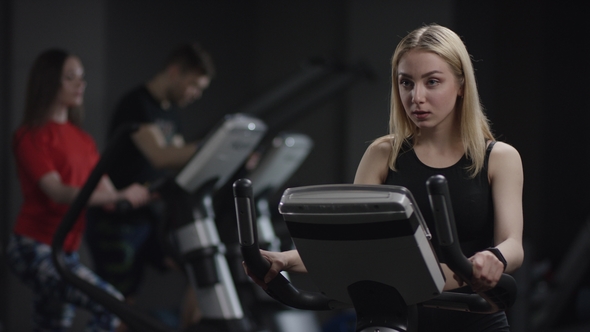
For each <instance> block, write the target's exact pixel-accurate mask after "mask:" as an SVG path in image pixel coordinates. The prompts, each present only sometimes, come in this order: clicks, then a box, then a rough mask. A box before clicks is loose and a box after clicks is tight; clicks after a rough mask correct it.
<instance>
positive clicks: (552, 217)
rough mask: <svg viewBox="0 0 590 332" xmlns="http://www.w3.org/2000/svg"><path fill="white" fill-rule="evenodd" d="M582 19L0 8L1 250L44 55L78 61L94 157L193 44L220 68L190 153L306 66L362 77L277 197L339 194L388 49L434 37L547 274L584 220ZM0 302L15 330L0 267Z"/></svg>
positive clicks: (327, 117)
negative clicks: (453, 57) (497, 156)
mask: <svg viewBox="0 0 590 332" xmlns="http://www.w3.org/2000/svg"><path fill="white" fill-rule="evenodd" d="M587 17H588V12H587V10H586V9H583V8H581V7H580V6H578V5H575V4H563V3H559V5H558V4H556V3H553V2H550V1H542V2H530V3H528V2H519V3H515V2H512V1H477V2H476V1H469V0H447V1H435V0H419V1H411V2H408V1H403V0H399V1H398V0H395V1H394V0H392V1H380V0H369V1H361V0H349V1H345V2H343V1H338V0H326V1H313V0H307V1H297V2H276V1H269V0H258V1H230V0H222V1H182V0H175V1H166V2H162V1H115V0H101V1H90V0H85V1H77V0H60V1H51V2H49V1H37V0H19V1H9V0H6V1H2V2H1V5H0V19H1V20H2V21H1V22H0V61H2V62H1V63H0V74H1V76H0V77H1V78H0V108H1V109H0V126H1V128H2V135H0V143H1V144H2V149H1V151H2V155H1V157H2V159H1V160H0V167H1V169H0V199H1V202H0V207H2V211H0V216H1V217H2V227H1V228H0V235H1V236H0V240H3V239H5V237H6V233H7V230H8V229H10V227H11V226H12V224H13V221H14V217H15V216H16V213H17V211H18V206H19V205H20V192H19V189H18V184H17V183H16V181H15V180H14V176H15V170H14V166H13V161H12V157H11V155H10V151H9V140H10V138H9V135H10V132H11V131H12V130H13V129H14V128H16V125H17V123H18V122H19V121H20V111H21V109H22V104H23V91H24V84H25V79H26V75H27V72H28V68H29V67H30V65H31V62H32V60H33V58H34V57H35V56H36V55H37V54H38V53H39V52H40V51H42V50H43V49H45V48H47V47H56V46H58V47H63V48H66V49H68V50H70V51H72V52H74V53H77V54H79V55H80V56H81V58H82V60H83V62H84V64H85V67H86V72H87V78H88V82H89V85H88V88H87V92H86V111H87V112H86V121H85V124H84V126H85V128H86V129H87V130H88V131H89V132H90V133H91V134H92V135H93V136H94V137H95V138H96V140H97V142H98V144H99V146H100V147H103V146H104V143H105V139H106V137H105V129H106V124H107V122H108V118H109V116H110V113H111V110H112V109H113V106H114V104H115V102H116V101H117V99H118V98H119V97H120V96H121V94H122V93H124V92H125V91H126V90H127V89H129V88H131V87H133V86H135V85H136V84H139V83H141V82H143V81H145V80H146V79H148V78H149V77H150V76H151V75H152V74H153V73H154V71H155V70H156V69H157V68H158V66H159V65H160V63H161V61H162V59H163V57H164V56H165V54H166V53H167V52H168V50H169V49H170V48H171V47H173V46H174V45H175V44H176V43H178V42H181V41H186V40H193V39H196V40H199V41H200V42H201V43H202V44H203V45H204V46H205V47H206V48H208V49H210V50H211V51H212V53H213V56H214V58H215V62H216V64H217V67H218V76H217V78H216V79H215V80H214V81H213V83H212V85H211V87H210V89H208V90H207V91H206V92H205V95H204V96H203V99H202V100H200V101H199V102H197V103H196V104H194V105H192V106H191V107H189V109H187V110H186V112H184V113H183V117H184V119H185V123H186V127H185V134H186V136H187V137H188V138H189V139H195V138H198V137H201V136H202V135H203V134H204V133H205V132H207V130H208V128H210V127H211V126H212V125H213V124H214V123H216V122H217V121H218V120H219V118H220V117H221V116H223V115H224V114H227V113H233V112H235V111H237V110H240V108H241V107H243V106H244V105H247V104H248V103H249V102H250V101H252V100H255V99H256V98H257V97H259V96H261V95H263V94H264V93H265V92H266V91H269V90H270V89H272V88H273V87H274V86H276V85H277V84H280V83H281V82H283V81H284V80H285V79H287V78H288V77H290V76H291V75H293V74H295V73H297V72H299V71H300V69H301V66H302V64H304V63H305V62H306V61H307V60H308V59H309V58H311V57H324V58H328V59H334V60H335V61H341V62H346V63H357V62H360V61H364V62H365V63H366V64H368V65H369V66H370V67H371V68H372V69H373V71H374V74H375V76H374V79H373V80H370V81H369V80H365V81H360V82H358V83H356V84H354V85H352V86H351V87H350V88H348V89H347V90H345V91H343V92H341V93H339V94H337V95H336V96H335V98H332V99H331V100H329V101H328V102H325V103H322V104H321V105H319V106H318V107H313V108H311V109H309V110H308V111H307V112H305V114H304V115H301V116H300V117H298V118H296V119H294V120H293V121H291V122H290V125H288V126H286V127H285V128H284V129H285V130H297V131H302V132H305V133H307V134H308V135H310V136H311V137H312V138H313V139H314V141H315V144H316V145H315V148H314V150H313V152H312V154H311V155H310V157H309V158H308V159H307V160H306V162H305V163H304V164H303V165H302V167H301V168H300V169H299V170H298V171H297V173H296V174H295V175H294V177H293V178H292V179H291V180H290V181H289V183H288V184H287V185H305V184H320V183H334V182H351V181H352V179H353V177H354V172H355V170H356V165H357V163H358V160H359V159H360V157H361V156H362V153H363V152H364V149H365V148H366V146H367V145H368V142H369V141H370V140H372V139H374V138H376V137H378V136H380V135H382V134H384V133H386V132H387V120H388V112H389V93H390V64H389V60H390V57H391V55H392V53H393V50H394V47H395V45H396V44H397V42H398V41H399V39H400V38H401V37H402V36H403V35H405V34H406V32H408V31H409V30H412V29H414V28H415V27H417V26H419V25H421V24H423V23H431V22H437V23H440V24H443V25H447V26H449V27H451V28H453V29H455V30H456V31H457V32H458V33H459V34H460V35H461V36H462V37H463V39H464V41H465V43H466V44H467V47H468V49H469V51H470V53H471V54H472V55H473V59H474V61H475V64H474V65H475V68H476V70H477V78H478V85H479V88H480V92H481V98H482V102H483V104H484V106H485V107H486V109H487V111H488V114H489V115H490V118H491V120H492V122H493V129H494V131H495V133H496V134H497V135H498V137H499V138H500V139H502V140H505V141H507V142H508V143H510V144H512V145H514V146H515V147H517V148H518V150H519V151H520V153H521V156H522V158H523V163H524V167H525V197H524V203H525V206H524V208H525V231H526V232H525V237H526V238H527V240H528V241H530V242H532V243H533V244H534V248H536V249H537V250H535V251H534V252H536V256H537V257H539V258H545V257H548V258H550V259H552V260H553V261H554V263H555V264H558V263H559V260H560V258H561V257H562V255H563V254H564V253H565V251H566V249H567V246H568V244H569V243H570V242H571V239H572V238H573V237H574V236H575V235H576V232H577V230H578V229H579V227H580V225H581V223H582V222H583V220H584V219H585V218H586V215H587V214H588V212H589V211H588V208H587V206H588V204H586V203H585V202H586V200H587V199H588V194H587V190H586V188H587V186H588V185H589V183H588V182H589V180H587V179H586V178H587V177H586V176H585V172H586V170H587V169H588V168H589V166H590V165H589V163H590V160H589V158H590V156H589V155H588V154H587V153H586V146H588V143H590V142H588V140H589V139H588V135H587V134H586V131H587V130H586V126H587V123H588V117H589V116H590V115H588V114H590V113H589V112H587V110H588V109H589V106H590V105H588V104H589V101H588V98H587V97H586V94H587V91H588V90H589V89H588V88H589V86H588V85H589V83H588V82H589V81H588V80H587V79H586V77H588V75H589V74H590V73H589V72H588V71H589V65H588V62H587V59H586V58H585V57H586V54H587V52H586V51H587V50H588V49H589V46H590V45H589V43H590V39H588V38H586V37H585V33H587V31H588V28H587V27H586V26H585V21H586V18H587ZM293 102H295V100H294V101H290V102H289V103H287V105H285V106H284V107H285V108H286V107H288V106H289V105H290V104H292V103H293ZM278 109H279V110H280V108H278ZM529 255H530V253H527V257H530V256H529ZM162 278H164V277H162V276H158V275H154V274H153V273H150V279H149V280H148V282H150V285H152V287H151V288H152V289H160V290H161V289H165V291H167V292H168V293H170V294H171V295H170V299H169V300H170V301H171V302H174V301H175V300H176V298H175V297H177V296H179V293H180V292H181V291H182V287H181V286H182V282H181V279H179V278H178V276H174V275H172V276H167V277H166V278H169V279H162ZM174 283H175V284H174ZM162 284H166V285H167V286H168V287H167V288H163V287H160V286H161V285H162ZM173 284H174V285H175V286H178V287H176V288H177V289H176V288H175V289H174V290H171V289H170V287H169V286H170V285H173ZM0 294H1V295H0V320H3V321H4V323H5V325H6V326H7V327H8V330H9V331H21V330H23V329H24V328H25V327H26V326H28V325H27V322H28V321H29V314H30V311H29V302H30V291H28V289H26V288H24V287H23V286H22V285H21V284H20V283H19V282H17V281H16V280H15V279H14V278H13V277H12V276H11V274H10V273H7V271H6V269H5V267H4V266H2V267H0ZM160 294H161V293H160V292H157V291H155V290H154V291H146V292H145V294H144V296H145V297H146V301H145V304H146V305H147V306H149V305H151V304H152V303H154V302H156V301H158V300H162V296H161V295H160Z"/></svg>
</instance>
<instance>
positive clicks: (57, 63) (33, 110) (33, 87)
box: [21, 49, 82, 127]
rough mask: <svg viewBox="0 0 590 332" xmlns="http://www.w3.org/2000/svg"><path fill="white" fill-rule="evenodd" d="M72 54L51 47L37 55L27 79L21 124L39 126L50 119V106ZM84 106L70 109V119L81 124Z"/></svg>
mask: <svg viewBox="0 0 590 332" xmlns="http://www.w3.org/2000/svg"><path fill="white" fill-rule="evenodd" d="M70 56H72V54H70V53H68V52H66V51H64V50H62V49H49V50H46V51H44V52H43V53H41V54H39V55H38V56H37V59H35V62H34V63H33V66H32V67H31V71H30V72H29V78H28V81H27V88H26V92H25V109H24V115H23V120H22V123H21V125H23V126H28V127H38V126H41V125H43V124H44V123H45V122H46V121H47V120H48V119H49V116H50V114H49V111H50V107H51V105H52V104H53V102H55V98H56V97H57V94H58V92H59V89H60V88H61V79H62V72H63V67H64V63H65V62H66V59H67V58H68V57H70ZM81 118H82V108H79V107H76V108H71V109H69V110H68V120H70V122H72V123H74V124H76V125H80V122H81V120H82V119H81Z"/></svg>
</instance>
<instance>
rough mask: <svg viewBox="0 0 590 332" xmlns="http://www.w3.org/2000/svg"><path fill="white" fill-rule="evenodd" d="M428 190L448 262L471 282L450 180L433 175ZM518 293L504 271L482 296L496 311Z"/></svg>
mask: <svg viewBox="0 0 590 332" xmlns="http://www.w3.org/2000/svg"><path fill="white" fill-rule="evenodd" d="M426 189H427V190H428V196H429V198H430V205H431V208H432V214H433V216H434V223H435V225H436V230H437V234H438V240H439V244H440V248H441V251H442V253H443V255H444V257H445V261H446V264H447V265H448V266H449V268H450V269H451V270H453V272H455V274H457V275H458V276H459V277H460V278H461V279H463V280H464V281H465V282H466V283H467V284H469V285H470V281H471V278H472V275H473V266H472V264H471V262H470V261H469V260H468V259H467V257H465V255H463V252H462V251H461V247H460V244H459V237H458V236H457V228H456V226H455V217H454V214H453V206H452V205H451V198H450V194H449V187H448V183H447V179H446V178H445V177H444V176H442V175H434V176H431V177H430V178H429V179H428V181H426ZM516 293H517V287H516V281H515V280H514V278H513V277H512V276H511V275H509V274H506V273H504V274H502V276H501V277H500V280H499V281H498V283H497V284H496V286H495V287H494V288H492V289H490V290H488V291H485V292H484V293H483V294H482V296H483V297H484V298H486V300H487V302H488V303H489V304H490V308H489V311H497V310H506V309H508V308H510V307H511V306H512V305H513V304H514V302H515V301H516Z"/></svg>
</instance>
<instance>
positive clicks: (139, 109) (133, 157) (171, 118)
mask: <svg viewBox="0 0 590 332" xmlns="http://www.w3.org/2000/svg"><path fill="white" fill-rule="evenodd" d="M179 111H180V109H179V108H178V107H177V106H175V105H173V104H172V105H170V107H169V108H167V109H163V108H162V107H161V106H160V103H159V102H158V101H157V100H155V99H154V98H153V97H152V95H151V94H150V93H149V91H148V90H147V88H146V87H145V86H144V85H142V86H139V87H137V88H135V89H134V90H132V91H130V92H129V93H127V94H126V95H125V96H124V97H123V98H122V99H121V101H120V102H119V104H118V105H117V107H116V109H115V112H114V113H113V116H112V118H111V122H110V126H109V137H112V136H113V134H114V132H115V131H116V130H117V128H119V127H120V126H122V125H127V124H147V123H150V124H155V125H157V126H158V127H159V128H160V129H161V131H162V133H163V134H164V138H165V140H166V144H171V142H172V138H173V137H174V135H176V134H179V133H181V129H182V128H181V121H180V117H179ZM120 144H121V145H122V146H121V149H120V150H119V151H121V153H120V157H119V159H118V160H117V162H116V163H115V165H113V167H112V169H111V170H110V171H109V176H110V177H111V180H112V181H113V184H114V185H115V187H117V188H119V189H121V188H124V187H127V186H128V185H130V184H132V183H134V182H137V183H142V184H149V183H151V182H153V181H156V180H158V179H160V178H163V177H165V176H167V175H169V171H166V170H158V169H156V168H154V167H153V166H152V164H151V163H150V162H149V160H148V159H147V158H146V157H145V156H144V155H143V153H142V152H141V151H139V150H138V148H137V147H136V146H135V144H134V143H133V141H132V140H131V138H130V137H125V138H124V139H123V141H122V142H120Z"/></svg>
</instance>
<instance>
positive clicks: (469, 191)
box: [384, 142, 495, 261]
mask: <svg viewBox="0 0 590 332" xmlns="http://www.w3.org/2000/svg"><path fill="white" fill-rule="evenodd" d="M494 143H495V142H491V144H489V145H488V148H487V149H486V156H485V164H484V167H483V169H482V170H481V172H479V173H478V174H477V175H476V176H475V177H474V178H470V177H469V173H468V171H467V167H469V166H470V165H471V161H470V160H469V159H468V158H467V157H466V156H465V155H463V157H462V158H461V160H459V161H458V162H457V163H456V164H455V165H453V166H450V167H446V168H433V167H429V166H427V165H424V164H423V163H422V162H421V161H420V160H419V159H418V156H416V153H415V151H414V149H413V148H412V147H411V146H409V145H408V144H404V146H403V147H402V150H401V151H400V154H399V155H398V157H397V160H396V171H392V170H389V174H388V175H387V179H386V180H385V183H384V184H391V185H397V186H402V187H405V188H407V189H409V190H410V191H411V192H412V195H413V196H414V198H415V199H416V203H417V204H418V207H419V208H420V211H421V212H422V214H423V216H424V219H425V221H426V224H427V225H428V228H429V229H430V232H431V233H432V236H433V239H432V244H433V246H434V249H435V252H436V254H437V255H438V257H439V258H441V261H443V260H442V256H441V253H440V250H439V244H438V241H437V238H438V237H437V236H436V228H435V226H434V220H433V217H432V211H431V209H430V204H429V201H428V194H427V191H426V180H428V178H429V177H430V176H432V175H437V174H441V175H443V176H444V177H445V178H446V179H447V181H448V185H449V192H450V195H451V203H452V205H453V211H454V213H455V223H456V225H457V233H458V236H459V242H460V243H461V249H462V250H463V253H464V254H465V256H467V257H470V256H472V255H473V254H475V253H476V252H478V251H481V250H484V249H485V248H488V247H490V246H492V245H493V242H494V241H493V235H494V209H493V202H492V193H491V187H490V184H489V181H488V160H489V156H490V151H491V150H492V147H493V146H494Z"/></svg>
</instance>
